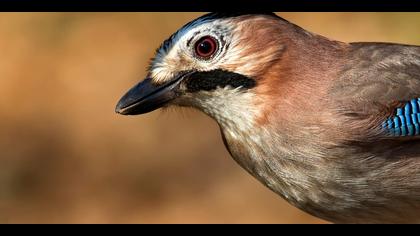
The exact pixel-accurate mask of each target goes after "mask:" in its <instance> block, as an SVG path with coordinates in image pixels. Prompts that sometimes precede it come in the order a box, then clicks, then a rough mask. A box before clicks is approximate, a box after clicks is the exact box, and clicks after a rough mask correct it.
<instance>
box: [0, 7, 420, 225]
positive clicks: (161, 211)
mask: <svg viewBox="0 0 420 236" xmlns="http://www.w3.org/2000/svg"><path fill="white" fill-rule="evenodd" d="M201 14H202V13H77V14H76V13H1V14H0V52H1V54H0V131H1V132H0V153H1V154H0V223H324V222H323V221H321V220H319V219H316V218H314V217H311V216H309V215H307V214H305V213H303V212H302V211H299V210H297V209H296V208H294V207H292V206H290V205H289V204H287V203H286V202H285V201H283V200H282V199H281V198H280V197H278V196H277V195H275V194H274V193H272V192H271V191H269V190H268V189H266V188H265V187H263V186H262V185H261V184H260V183H259V182H257V181H256V180H255V179H254V178H252V177H251V176H250V175H248V174H247V173H246V172H245V171H244V170H242V169H241V168H240V167H239V166H238V165H237V164H236V163H235V162H234V161H233V160H232V159H231V157H230V156H229V154H228V153H227V151H226V150H225V148H224V146H223V143H222V140H221V138H220V134H219V130H218V128H217V125H216V124H215V122H213V121H212V120H211V119H210V118H208V117H206V116H204V115H203V114H201V113H199V112H195V111H189V110H182V112H179V110H176V111H175V112H174V111H171V110H169V111H166V112H162V111H160V110H159V111H155V112H153V113H150V114H147V115H143V116H137V117H124V116H118V115H116V114H115V113H114V106H115V104H116V102H117V101H118V99H119V98H120V97H121V96H122V95H123V94H124V93H125V92H126V91H127V89H128V88H130V87H131V86H132V85H134V84H135V83H136V82H138V81H139V80H141V79H142V78H143V76H144V75H145V68H146V66H147V63H148V60H149V58H151V57H152V56H153V53H154V51H155V48H156V47H157V46H159V44H160V43H161V42H162V41H163V40H164V39H166V38H167V37H168V36H169V35H170V34H171V33H173V32H174V31H175V30H177V29H178V28H179V27H180V26H182V25H184V24H185V23H186V22H188V21H190V20H192V19H193V18H195V17H197V16H199V15H201ZM279 15H280V16H282V17H284V18H286V19H287V20H290V21H292V22H294V23H296V24H298V25H300V26H302V27H303V28H306V29H308V30H310V31H313V32H316V33H318V34H321V35H324V36H328V37H331V38H334V39H337V40H342V41H387V42H399V43H406V44H420V37H419V35H420V13H279Z"/></svg>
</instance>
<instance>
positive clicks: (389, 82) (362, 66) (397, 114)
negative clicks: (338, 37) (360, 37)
mask: <svg viewBox="0 0 420 236" xmlns="http://www.w3.org/2000/svg"><path fill="white" fill-rule="evenodd" d="M330 95H331V96H332V97H331V98H332V100H333V101H334V104H335V108H336V110H337V111H338V112H339V113H340V115H342V117H345V118H346V119H348V121H347V122H348V124H349V125H348V126H347V127H346V128H348V129H353V131H354V133H357V134H360V136H361V137H365V138H369V139H370V138H374V139H377V138H388V139H389V138H391V139H401V138H402V137H417V136H419V137H420V47H417V46H409V45H398V44H386V43H353V44H351V50H350V53H349V57H348V59H347V63H346V64H345V66H344V67H343V68H342V70H341V72H340V75H339V77H338V79H337V80H336V81H335V83H334V85H333V86H332V89H331V91H330Z"/></svg>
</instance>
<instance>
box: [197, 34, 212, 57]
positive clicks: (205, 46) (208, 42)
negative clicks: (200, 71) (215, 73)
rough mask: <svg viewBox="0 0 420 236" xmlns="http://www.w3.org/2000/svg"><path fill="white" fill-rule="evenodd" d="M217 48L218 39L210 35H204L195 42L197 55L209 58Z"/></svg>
mask: <svg viewBox="0 0 420 236" xmlns="http://www.w3.org/2000/svg"><path fill="white" fill-rule="evenodd" d="M216 50H217V42H216V39H214V38H213V37H210V36H204V37H202V38H201V39H199V40H198V41H197V43H196V44H195V53H196V55H197V56H199V57H201V58H203V59H208V58H210V57H211V56H212V55H213V54H214V53H215V52H216Z"/></svg>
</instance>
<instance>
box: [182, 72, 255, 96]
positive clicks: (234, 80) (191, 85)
mask: <svg viewBox="0 0 420 236" xmlns="http://www.w3.org/2000/svg"><path fill="white" fill-rule="evenodd" d="M256 84H257V82H256V81H255V80H254V79H252V78H249V77H247V76H244V75H241V74H237V73H234V72H229V71H225V70H220V69H217V70H212V71H204V72H195V73H193V74H191V75H190V76H188V78H186V86H187V91H188V92H198V91H203V90H204V91H211V90H214V89H216V88H218V87H220V88H224V87H226V86H230V87H232V88H238V87H241V88H243V89H250V88H253V87H255V85H256Z"/></svg>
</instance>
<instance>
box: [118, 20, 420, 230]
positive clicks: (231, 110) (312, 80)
mask: <svg viewBox="0 0 420 236" xmlns="http://www.w3.org/2000/svg"><path fill="white" fill-rule="evenodd" d="M168 105H177V106H187V107H194V108H197V109H199V110H201V111H203V112H204V113H206V114H207V115H209V116H210V117H212V118H213V119H214V120H215V121H216V122H217V123H218V124H219V126H220V130H221V133H222V137H223V141H224V143H225V145H226V148H227V149H228V151H229V153H230V154H231V156H232V157H233V158H234V159H235V161H236V162H237V163H238V164H239V165H241V166H242V167H243V168H244V169H245V170H246V171H248V172H249V173H250V174H251V175H253V176H254V177H255V178H257V179H258V180H259V181H260V182H261V183H263V184H264V185H266V186H267V187H268V188H270V189H271V190H272V191H274V192H275V193H277V194H279V195H280V196H281V197H283V198H284V199H286V200H287V201H288V202H290V203H291V204H293V205H294V206H296V207H298V208H300V209H302V210H304V211H306V212H308V213H310V214H312V215H315V216H317V217H320V218H322V219H325V220H328V221H331V222H336V223H387V222H393V223H404V222H420V139H419V137H420V47H419V46H410V45H401V44H392V43H344V42H339V41H334V40H331V39H328V38H325V37H323V36H320V35H317V34H314V33H311V32H308V31H306V30H304V29H302V28H300V27H299V26H297V25H294V24H292V23H290V22H288V21H286V20H284V19H282V18H280V17H278V16H277V15H275V14H273V13H259V14H248V13H238V14H220V13H210V14H206V15H204V16H202V17H199V18H197V19H195V20H193V21H192V22H190V23H188V24H186V25H185V26H183V27H182V28H181V29H179V30H178V31H177V32H176V33H174V34H173V35H172V36H171V37H170V38H168V39H167V40H166V41H164V42H163V44H162V45H161V46H160V47H159V48H158V50H157V52H156V56H155V57H154V59H153V60H152V62H151V65H150V68H149V71H148V75H147V78H146V79H145V80H144V81H142V82H140V83H139V84H138V85H136V86H135V87H133V88H132V89H131V90H129V91H128V92H127V94H125V95H124V96H123V97H122V98H121V100H120V101H119V103H118V104H117V107H116V112H117V113H120V114H123V115H137V114H143V113H147V112H150V111H153V110H155V109H157V108H160V107H163V106H168Z"/></svg>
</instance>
